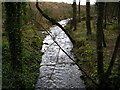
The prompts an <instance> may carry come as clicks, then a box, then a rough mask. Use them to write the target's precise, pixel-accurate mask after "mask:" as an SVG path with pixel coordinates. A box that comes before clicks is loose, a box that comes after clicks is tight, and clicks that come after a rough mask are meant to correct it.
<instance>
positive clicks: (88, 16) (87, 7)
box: [86, 0, 91, 35]
mask: <svg viewBox="0 0 120 90" xmlns="http://www.w3.org/2000/svg"><path fill="white" fill-rule="evenodd" d="M86 27H87V35H91V24H90V0H87V1H86Z"/></svg>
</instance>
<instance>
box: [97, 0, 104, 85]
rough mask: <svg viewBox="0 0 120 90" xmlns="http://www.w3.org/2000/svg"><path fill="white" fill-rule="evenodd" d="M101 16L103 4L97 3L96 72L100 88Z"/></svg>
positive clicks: (101, 61) (101, 70)
mask: <svg viewBox="0 0 120 90" xmlns="http://www.w3.org/2000/svg"><path fill="white" fill-rule="evenodd" d="M103 15H104V3H103V2H98V3H97V32H96V35H97V62H98V63H97V70H98V78H99V86H100V87H102V84H103V82H104V79H103V73H104V70H103V47H102V42H103V39H102V38H103Z"/></svg>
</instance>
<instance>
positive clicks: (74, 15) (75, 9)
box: [72, 0, 77, 30]
mask: <svg viewBox="0 0 120 90" xmlns="http://www.w3.org/2000/svg"><path fill="white" fill-rule="evenodd" d="M72 7H73V27H74V30H76V29H77V5H76V0H73V5H72Z"/></svg>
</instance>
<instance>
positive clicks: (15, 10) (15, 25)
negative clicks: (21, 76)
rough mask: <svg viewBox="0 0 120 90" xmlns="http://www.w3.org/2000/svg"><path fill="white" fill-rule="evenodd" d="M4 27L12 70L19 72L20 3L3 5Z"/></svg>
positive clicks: (20, 47)
mask: <svg viewBox="0 0 120 90" xmlns="http://www.w3.org/2000/svg"><path fill="white" fill-rule="evenodd" d="M5 7H6V27H5V30H6V31H7V33H8V40H9V48H10V53H11V61H12V66H13V69H14V70H16V71H21V70H20V69H21V63H20V60H21V58H22V57H21V56H22V55H21V53H22V43H21V31H20V8H21V7H20V3H5Z"/></svg>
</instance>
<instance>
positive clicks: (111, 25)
mask: <svg viewBox="0 0 120 90" xmlns="http://www.w3.org/2000/svg"><path fill="white" fill-rule="evenodd" d="M14 4H15V3H14ZM22 4H23V3H21V6H22ZM89 4H90V3H87V6H88V7H87V9H89ZM104 4H105V3H96V5H91V6H90V8H91V10H90V11H89V10H87V11H86V6H82V5H80V8H81V10H79V11H80V13H77V11H76V10H75V8H76V6H75V5H76V2H74V5H72V6H71V5H70V4H65V3H50V2H48V3H45V2H42V3H40V4H39V5H40V7H41V8H42V9H43V11H44V12H45V13H46V14H47V15H48V16H50V17H52V18H55V20H56V21H59V20H62V19H66V18H71V17H72V16H75V15H74V14H77V15H76V16H77V17H78V14H79V15H80V17H81V18H79V21H78V18H77V17H73V21H70V22H69V24H68V25H67V26H66V32H67V33H68V35H69V36H70V37H71V39H72V41H73V45H74V48H73V53H74V55H75V56H76V59H77V64H79V65H80V66H81V68H82V69H83V70H84V71H85V72H86V73H87V75H89V76H90V77H91V78H92V80H94V81H95V82H96V83H97V84H98V85H99V86H98V87H100V86H101V87H102V88H104V87H106V85H107V87H108V88H113V89H116V90H119V89H120V86H119V85H120V77H119V75H120V70H119V68H120V66H119V61H120V55H119V53H120V50H118V55H117V56H116V60H115V62H114V66H113V70H112V72H110V73H108V75H107V74H106V73H105V72H106V71H107V70H108V66H109V62H110V60H111V57H112V55H113V52H114V47H115V46H116V45H115V44H116V39H117V36H118V34H120V32H119V30H118V27H119V25H118V24H119V23H120V19H119V18H120V17H119V16H120V14H119V13H117V11H118V9H117V8H118V7H119V6H120V5H119V4H118V3H106V4H105V5H104ZM5 5H6V6H7V5H8V7H9V3H7V4H6V3H2V9H3V14H2V16H3V33H2V36H3V42H2V43H3V45H2V49H3V52H2V54H3V57H2V59H3V89H10V88H18V87H19V88H20V87H21V86H22V85H24V86H23V87H24V88H26V89H28V88H29V89H34V87H35V83H36V80H37V77H38V74H39V67H40V62H41V57H42V53H41V52H40V50H41V47H42V40H43V39H44V37H45V34H43V33H42V31H44V30H45V29H49V27H50V26H52V24H51V23H50V22H49V21H48V20H47V19H45V18H44V17H43V16H42V13H41V14H39V12H38V11H37V9H36V7H35V3H24V5H23V6H22V9H21V20H20V22H21V28H20V31H21V32H22V38H21V43H22V44H21V45H22V47H23V48H22V59H21V60H20V64H21V65H22V67H21V68H22V72H19V71H17V70H16V71H14V68H12V66H11V63H12V62H11V60H10V47H9V42H8V40H9V38H8V35H9V34H8V33H9V32H7V31H5V28H6V26H9V25H8V24H9V23H8V24H6V17H8V16H9V15H8V14H7V15H6V13H8V12H9V10H8V8H6V6H5ZM15 5H16V4H15ZM111 5H112V6H113V7H114V9H115V10H114V9H111V11H112V12H114V13H113V14H111V11H110V10H109V6H111ZM116 6H117V7H116ZM16 7H17V6H16ZM50 7H51V8H50ZM72 7H73V8H74V9H72ZM119 8H120V7H119ZM17 9H19V8H16V10H17ZM103 9H104V10H107V13H106V11H105V15H106V16H104V17H101V16H103V13H101V11H104V10H103ZM72 10H73V11H72ZM100 10H101V11H100ZM119 10H120V9H119ZM74 11H75V12H76V13H74ZM96 11H97V12H96ZM87 12H88V13H89V14H90V16H91V17H90V16H89V14H87V16H86V13H87ZM118 12H119V11H118ZM100 14H101V15H100ZM44 15H45V14H44ZM103 18H104V23H101V22H102V21H101V20H103ZM74 19H77V20H74ZM86 19H89V20H90V23H89V24H90V25H88V26H91V27H89V28H91V32H90V33H87V29H89V28H88V26H87V23H86ZM96 19H97V20H98V22H97V25H96V21H97V20H96ZM8 21H9V20H8ZM74 21H76V22H75V24H74V25H76V26H71V25H72V23H74ZM99 21H100V22H99ZM98 23H101V24H98ZM18 24H19V23H18ZM103 24H104V25H105V26H104V30H103V32H104V33H103V32H102V29H103V27H99V25H103ZM117 25H118V27H117ZM18 26H19V25H18ZM86 26H87V27H86ZM43 27H44V28H43ZM7 28H8V29H9V27H7ZM96 30H97V31H99V30H101V31H100V32H99V33H98V32H97V33H96ZM101 33H103V34H104V37H105V39H104V40H105V43H106V47H104V48H103V47H102V42H100V43H99V42H97V44H96V41H97V40H98V39H101V38H103V37H101V38H98V37H97V36H96V34H97V35H98V36H99V35H100V34H101ZM98 43H99V44H100V46H99V44H98ZM118 45H119V44H118ZM98 46H99V47H100V48H103V52H104V54H103V53H102V51H101V50H102V49H101V50H100V48H99V47H98ZM96 48H97V50H96ZM98 54H99V55H100V54H101V56H102V54H103V57H104V59H103V58H102V59H101V61H100V62H101V63H100V62H99V60H100V57H98V56H97V55H98ZM102 60H103V62H102ZM100 64H101V66H99V65H100ZM103 64H104V67H103V66H102V65H103ZM18 66H19V65H18ZM102 69H103V71H102ZM101 72H103V74H104V75H102V74H101ZM105 75H107V76H108V77H107V76H105ZM104 76H105V78H102V79H101V77H104ZM17 77H19V79H18V78H17ZM81 78H83V80H84V81H85V84H86V88H87V89H88V90H89V89H90V88H96V85H95V84H93V82H92V81H91V80H89V79H88V77H87V76H86V75H85V73H83V75H82V76H81ZM17 80H18V81H17ZM104 80H105V82H104V83H103V81H104ZM16 82H17V83H16ZM20 83H22V84H20Z"/></svg>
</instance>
